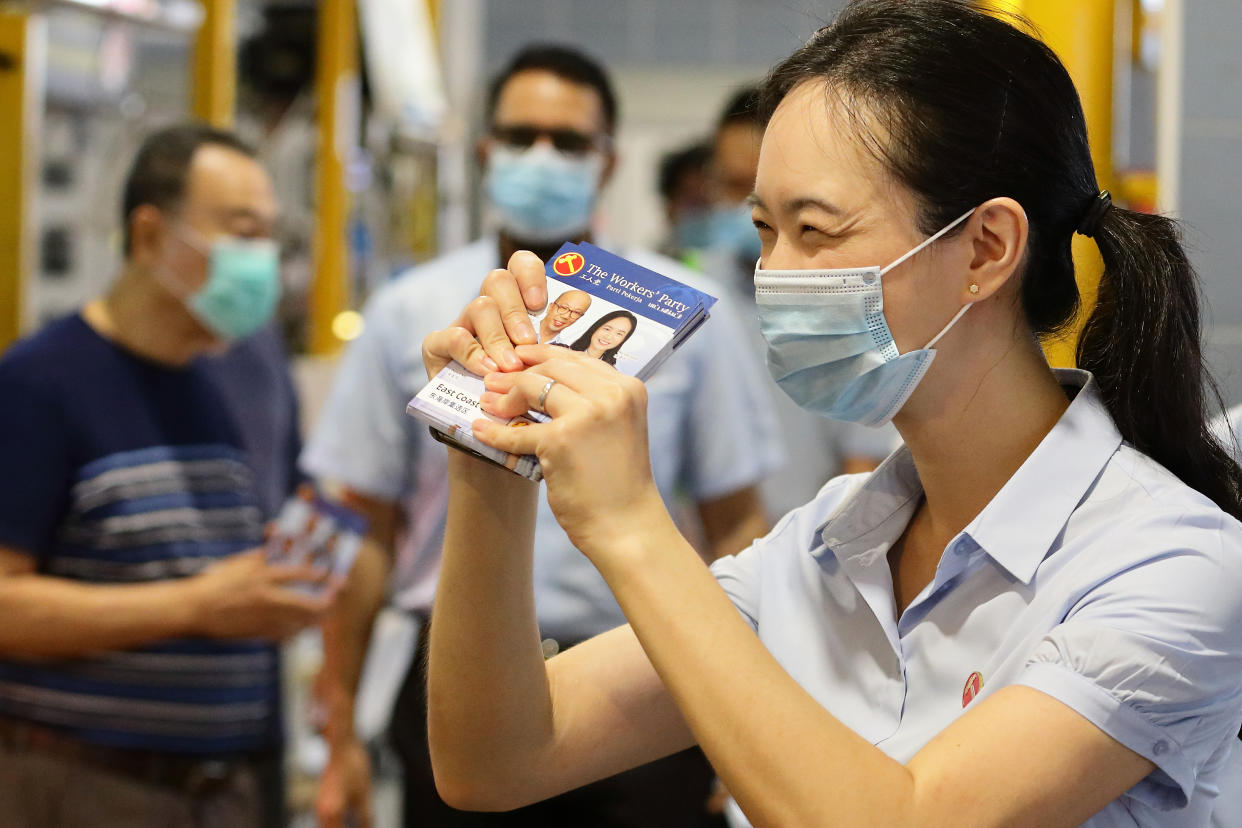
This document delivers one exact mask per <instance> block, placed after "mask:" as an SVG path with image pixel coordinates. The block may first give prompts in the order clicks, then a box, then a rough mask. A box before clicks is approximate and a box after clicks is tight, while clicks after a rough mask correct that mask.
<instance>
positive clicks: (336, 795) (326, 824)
mask: <svg viewBox="0 0 1242 828" xmlns="http://www.w3.org/2000/svg"><path fill="white" fill-rule="evenodd" d="M329 776H331V777H332V778H331V779H329ZM315 816H317V817H318V818H319V826H320V828H344V826H345V823H344V816H345V797H344V795H343V793H342V791H341V788H340V784H339V781H338V779H337V777H336V775H335V774H329V773H326V772H325V773H324V775H323V778H322V779H320V781H319V794H318V795H317V796H316V797H315Z"/></svg>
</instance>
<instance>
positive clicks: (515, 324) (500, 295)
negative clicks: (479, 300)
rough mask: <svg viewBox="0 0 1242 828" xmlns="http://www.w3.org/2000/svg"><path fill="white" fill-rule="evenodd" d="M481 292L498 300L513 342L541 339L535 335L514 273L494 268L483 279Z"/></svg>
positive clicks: (497, 303) (497, 306)
mask: <svg viewBox="0 0 1242 828" xmlns="http://www.w3.org/2000/svg"><path fill="white" fill-rule="evenodd" d="M479 292H480V294H481V295H483V296H487V297H489V298H491V299H493V300H494V301H495V302H496V308H497V310H498V311H499V312H500V318H501V320H502V321H503V322H504V326H505V331H506V332H507V333H508V335H509V339H510V340H511V341H512V342H518V343H523V344H526V343H532V342H538V341H539V339H538V337H536V336H535V327H534V325H532V324H531V321H530V314H529V313H528V312H527V311H526V302H525V301H524V300H523V299H522V293H521V289H520V288H519V287H518V283H517V279H515V278H514V276H513V274H512V273H510V272H509V271H507V270H503V269H501V270H493V271H492V272H491V273H489V274H487V278H486V279H484V280H483V289H482V290H481V291H479Z"/></svg>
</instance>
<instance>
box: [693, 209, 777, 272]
mask: <svg viewBox="0 0 1242 828" xmlns="http://www.w3.org/2000/svg"><path fill="white" fill-rule="evenodd" d="M676 234H677V242H678V244H679V246H680V247H681V248H682V249H683V250H687V249H690V250H705V251H709V252H713V253H724V254H727V255H730V256H736V257H737V258H739V259H742V260H744V261H746V262H752V261H754V260H755V259H757V258H759V253H760V252H761V250H762V244H761V242H760V241H759V233H758V231H756V230H755V222H754V219H753V218H751V207H750V205H749V204H739V205H737V206H733V207H713V208H711V209H708V210H703V211H701V212H698V213H694V214H692V215H689V216H687V217H686V218H684V219H682V221H680V222H679V223H678V225H677V228H676Z"/></svg>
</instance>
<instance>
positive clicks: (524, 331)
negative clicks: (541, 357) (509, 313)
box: [518, 322, 536, 342]
mask: <svg viewBox="0 0 1242 828" xmlns="http://www.w3.org/2000/svg"><path fill="white" fill-rule="evenodd" d="M518 336H520V337H522V338H523V339H525V340H528V341H530V342H535V341H536V339H535V328H534V327H533V326H532V325H531V324H530V323H529V322H521V323H519V324H518Z"/></svg>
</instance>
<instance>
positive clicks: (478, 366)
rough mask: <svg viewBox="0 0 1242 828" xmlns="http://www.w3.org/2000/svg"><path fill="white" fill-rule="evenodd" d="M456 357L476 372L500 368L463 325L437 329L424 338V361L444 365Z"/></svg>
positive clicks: (482, 372)
mask: <svg viewBox="0 0 1242 828" xmlns="http://www.w3.org/2000/svg"><path fill="white" fill-rule="evenodd" d="M454 359H455V360H457V361H458V362H460V363H461V364H462V365H464V366H465V367H466V370H468V371H472V372H473V373H476V374H486V373H488V372H489V371H498V370H500V366H499V365H497V364H496V360H494V359H492V358H491V357H490V356H488V355H487V352H486V351H484V350H483V346H482V345H480V344H479V341H478V340H477V339H475V338H474V334H473V333H471V332H470V331H469V330H467V329H466V328H463V327H461V326H454V327H451V328H445V329H444V330H442V331H436V332H435V333H432V334H430V335H429V336H428V337H427V338H426V339H424V340H423V362H424V363H427V364H432V363H434V364H436V365H442V364H444V363H447V362H449V361H450V360H454Z"/></svg>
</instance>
